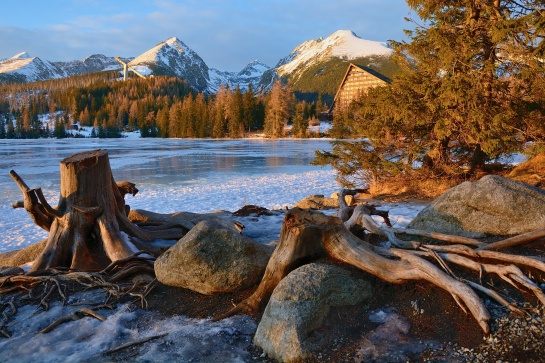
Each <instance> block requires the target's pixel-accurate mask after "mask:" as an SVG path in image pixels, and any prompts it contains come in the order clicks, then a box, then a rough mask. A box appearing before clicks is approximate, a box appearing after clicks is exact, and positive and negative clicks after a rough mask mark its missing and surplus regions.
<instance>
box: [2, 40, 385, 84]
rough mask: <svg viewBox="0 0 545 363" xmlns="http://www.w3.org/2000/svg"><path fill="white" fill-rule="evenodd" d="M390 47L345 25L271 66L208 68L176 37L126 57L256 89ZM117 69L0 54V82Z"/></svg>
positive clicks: (95, 60) (101, 59)
mask: <svg viewBox="0 0 545 363" xmlns="http://www.w3.org/2000/svg"><path fill="white" fill-rule="evenodd" d="M391 52H392V51H391V49H389V48H388V47H386V46H385V43H382V42H376V41H370V40H365V39H362V38H360V37H359V36H357V35H356V34H355V33H354V32H352V31H350V30H338V31H336V32H334V33H332V34H331V35H329V36H328V37H326V38H323V37H319V38H316V39H311V40H307V41H304V42H303V43H301V44H300V45H298V46H297V47H295V48H294V49H293V51H292V52H291V53H290V54H289V55H287V56H285V57H283V58H281V59H280V60H279V61H278V63H277V64H276V66H275V67H274V68H271V67H269V66H267V65H266V64H264V63H261V62H259V61H258V60H254V61H251V62H250V63H249V64H248V65H246V66H245V67H244V68H243V69H242V70H241V71H239V72H229V71H221V70H218V69H215V68H210V67H208V65H207V64H206V62H205V61H204V60H203V59H202V58H201V57H200V56H199V55H198V54H197V53H196V52H195V51H193V50H192V49H191V48H190V47H188V46H187V45H186V44H185V43H184V42H183V41H182V40H180V39H179V38H177V37H170V38H168V39H167V40H165V41H162V42H160V43H158V44H157V45H155V46H154V47H152V48H150V49H149V50H147V51H145V52H143V53H142V54H140V55H138V56H136V57H134V58H131V59H129V60H128V62H129V65H130V66H131V67H133V68H134V69H136V70H137V71H138V72H139V73H141V74H143V75H151V74H154V75H168V76H175V77H179V78H183V79H186V80H187V81H188V83H189V84H190V85H191V86H192V87H193V88H194V89H195V90H197V91H199V92H205V93H215V92H217V90H218V89H219V87H220V86H221V85H227V86H229V87H231V88H236V87H240V88H241V90H242V91H246V90H247V87H248V84H251V86H252V88H253V89H254V90H255V91H257V90H267V89H269V88H270V87H271V86H272V83H273V82H274V80H275V79H278V78H284V79H287V80H289V81H290V82H291V83H296V82H297V80H298V79H300V78H301V77H302V76H303V75H304V74H305V71H306V70H308V69H310V68H313V67H315V66H316V65H317V64H320V63H327V62H328V61H330V60H331V59H340V60H344V61H350V60H353V59H361V58H364V57H369V56H388V55H389V54H390V53H391ZM117 69H121V65H120V64H119V63H118V62H117V61H116V60H115V58H114V57H108V56H105V55H103V54H93V55H90V56H88V57H86V58H85V59H83V60H75V61H68V62H49V61H45V60H41V59H40V58H38V57H31V56H30V55H28V53H26V52H21V53H19V54H17V55H15V56H13V57H12V58H9V59H5V60H0V83H2V82H3V81H4V82H6V81H7V82H32V81H39V80H46V79H52V78H63V77H69V76H73V75H78V74H85V73H92V72H100V71H107V70H117Z"/></svg>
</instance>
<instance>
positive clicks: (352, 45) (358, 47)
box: [275, 30, 392, 77]
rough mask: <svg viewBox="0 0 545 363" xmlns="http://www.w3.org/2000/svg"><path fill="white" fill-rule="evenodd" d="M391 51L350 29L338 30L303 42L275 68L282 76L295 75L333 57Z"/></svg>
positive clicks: (349, 58) (351, 57) (378, 53)
mask: <svg viewBox="0 0 545 363" xmlns="http://www.w3.org/2000/svg"><path fill="white" fill-rule="evenodd" d="M391 53H392V50H391V49H390V48H388V47H387V46H386V44H385V43H382V42H376V41H371V40H365V39H362V38H360V37H359V36H357V35H356V34H355V33H354V32H352V31H350V30H337V31H336V32H335V33H333V34H331V35H330V36H328V37H327V38H322V37H320V38H318V39H314V40H307V41H306V42H303V43H302V44H300V45H299V46H297V47H296V48H295V49H294V50H293V51H292V52H291V54H290V55H288V56H287V57H285V58H283V59H281V60H280V61H279V62H278V64H277V65H276V67H275V69H276V72H277V74H278V75H279V76H281V77H286V76H290V77H293V76H296V75H297V73H299V72H300V71H302V70H304V69H305V68H308V67H310V66H312V65H314V64H317V63H320V62H323V61H326V60H328V59H331V58H340V59H345V60H352V59H357V58H363V57H368V56H372V55H384V56H387V55H390V54H391Z"/></svg>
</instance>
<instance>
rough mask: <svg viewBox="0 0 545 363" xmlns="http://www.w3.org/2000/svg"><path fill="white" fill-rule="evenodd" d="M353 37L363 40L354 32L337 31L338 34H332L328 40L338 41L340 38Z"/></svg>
mask: <svg viewBox="0 0 545 363" xmlns="http://www.w3.org/2000/svg"><path fill="white" fill-rule="evenodd" d="M351 37H356V38H359V39H361V38H360V37H358V36H357V35H356V33H354V32H353V31H352V30H337V31H336V32H334V33H333V34H331V35H330V36H329V37H328V38H337V39H338V38H351Z"/></svg>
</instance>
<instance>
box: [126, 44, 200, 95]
mask: <svg viewBox="0 0 545 363" xmlns="http://www.w3.org/2000/svg"><path fill="white" fill-rule="evenodd" d="M129 65H130V66H132V67H133V68H135V69H136V70H137V71H138V72H140V73H142V74H143V75H148V74H159V75H168V76H175V77H180V78H183V79H186V80H187V81H188V82H189V84H190V85H191V86H192V87H193V88H195V89H196V90H198V91H201V92H204V91H207V88H208V80H209V75H208V66H207V65H206V63H205V62H204V61H203V60H202V58H201V57H200V56H199V55H198V54H197V53H196V52H195V51H193V50H192V49H191V48H189V47H188V46H187V45H185V44H184V42H182V41H181V40H179V39H178V38H176V37H172V38H169V39H167V40H166V41H164V42H161V43H159V44H157V45H156V46H155V47H153V48H151V49H150V50H148V51H147V52H144V53H142V54H141V55H139V56H138V57H136V58H134V59H133V60H132V61H130V63H129Z"/></svg>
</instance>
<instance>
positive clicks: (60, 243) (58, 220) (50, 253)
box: [10, 150, 187, 271]
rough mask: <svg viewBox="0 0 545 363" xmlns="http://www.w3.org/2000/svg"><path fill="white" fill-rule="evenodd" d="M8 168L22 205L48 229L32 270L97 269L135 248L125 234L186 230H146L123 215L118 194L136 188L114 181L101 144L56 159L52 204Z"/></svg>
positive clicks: (177, 234)
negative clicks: (57, 191)
mask: <svg viewBox="0 0 545 363" xmlns="http://www.w3.org/2000/svg"><path fill="white" fill-rule="evenodd" d="M10 174H11V176H12V178H13V179H14V180H15V181H16V182H17V184H18V185H19V187H20V188H21V190H22V191H23V196H24V202H23V203H22V204H23V206H24V208H25V209H26V210H27V212H28V213H29V214H30V215H31V217H32V218H33V220H34V221H35V223H36V224H37V225H38V226H40V227H42V228H44V229H46V230H48V231H49V237H48V240H47V244H46V247H45V249H44V251H43V252H42V254H41V255H40V256H39V257H38V258H37V259H36V261H35V263H34V265H33V266H32V271H36V270H44V269H48V268H57V267H64V268H70V269H76V270H84V271H96V270H101V269H102V268H104V267H106V266H107V265H108V264H109V263H110V262H112V261H116V260H119V259H122V258H126V257H128V256H130V255H131V254H133V253H134V251H133V250H132V249H131V247H130V246H129V244H128V237H129V236H133V237H137V238H139V239H141V240H144V241H151V240H153V239H155V238H172V239H174V238H176V239H177V238H181V237H182V236H183V235H184V234H185V233H186V232H187V230H186V229H183V228H173V229H167V230H162V231H145V230H142V229H140V228H138V227H137V226H136V225H134V224H133V223H131V222H130V221H129V220H128V218H127V212H128V211H127V209H128V206H126V205H125V200H124V198H123V196H124V195H125V194H126V193H131V194H136V192H137V191H138V189H136V187H135V186H134V184H132V183H129V182H120V183H116V182H115V181H114V178H113V176H112V172H111V169H110V162H109V158H108V152H107V151H106V150H93V151H87V152H82V153H79V154H76V155H72V156H70V157H68V158H66V159H64V160H62V161H61V162H60V177H61V195H60V200H59V203H58V206H57V207H56V208H53V207H51V206H50V205H49V203H48V202H47V201H46V200H45V198H44V196H43V193H42V191H41V189H39V188H38V189H30V188H28V186H27V185H26V184H25V183H24V182H23V180H22V179H21V178H20V177H19V176H18V175H17V173H16V172H15V171H13V170H12V171H11V172H10ZM17 205H18V206H20V205H21V203H17ZM123 232H124V233H123Z"/></svg>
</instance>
